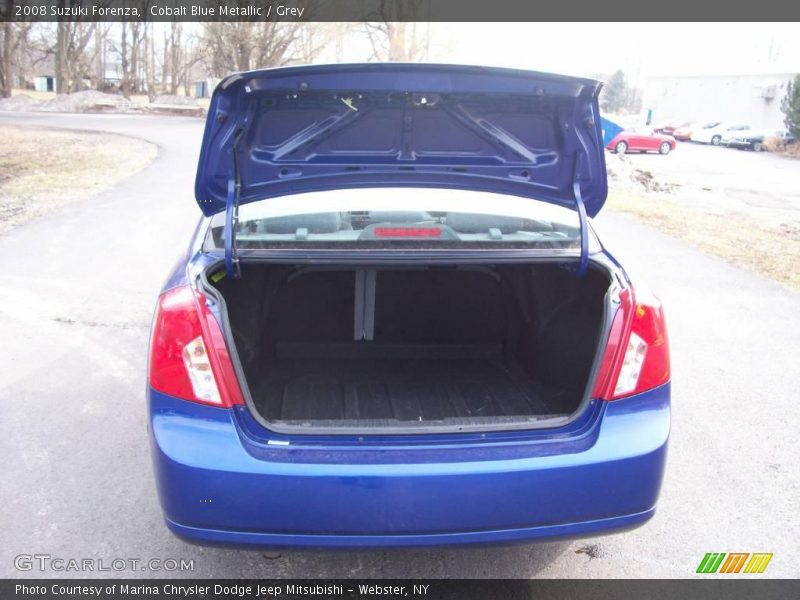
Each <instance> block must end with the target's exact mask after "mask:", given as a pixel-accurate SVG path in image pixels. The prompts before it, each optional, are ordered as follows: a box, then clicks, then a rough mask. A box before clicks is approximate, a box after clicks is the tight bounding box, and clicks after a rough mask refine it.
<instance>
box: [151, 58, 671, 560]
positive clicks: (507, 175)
mask: <svg viewBox="0 0 800 600" xmlns="http://www.w3.org/2000/svg"><path fill="white" fill-rule="evenodd" d="M599 90H600V83H599V82H596V81H593V80H590V79H581V78H573V77H564V76H559V75H550V74H543V73H536V72H528V71H518V70H510V69H496V68H482V67H467V66H448V65H429V64H414V65H410V64H400V63H395V64H366V65H330V66H309V67H289V68H282V69H273V70H264V71H254V72H249V73H240V74H235V75H232V76H230V77H228V78H227V79H225V80H224V81H223V82H222V83H221V84H220V85H219V87H218V88H217V90H216V91H215V93H214V96H213V98H212V101H211V106H210V109H209V113H208V120H207V123H206V128H205V134H204V138H203V145H202V148H201V151H200V160H199V165H198V169H197V179H196V186H195V194H196V198H197V202H198V204H199V206H200V209H201V211H202V213H203V217H202V218H201V220H200V223H199V225H198V227H197V229H196V233H195V235H194V238H193V239H192V241H191V243H190V245H189V249H188V251H187V252H186V255H185V256H184V257H183V258H182V259H181V260H180V261H179V262H178V264H177V265H176V266H175V268H174V270H173V272H172V274H171V276H170V277H169V278H168V281H167V283H166V284H165V286H164V288H163V291H162V294H161V296H160V297H159V299H158V304H157V308H156V312H155V317H154V321H153V327H152V332H151V341H150V355H149V367H148V368H149V381H148V388H147V395H148V399H149V409H150V423H149V426H150V434H151V442H152V453H153V460H154V464H155V474H156V479H157V483H158V489H159V494H160V499H161V504H162V507H163V510H164V515H165V519H166V523H167V526H168V527H169V528H170V529H171V530H172V531H173V532H174V533H175V534H177V535H178V536H180V537H181V538H183V539H186V540H189V541H193V542H198V543H208V544H229V545H238V546H250V547H258V546H261V547H276V546H290V547H367V546H373V547H387V546H427V545H448V544H471V543H484V542H512V541H526V540H536V539H545V538H560V537H575V536H588V535H596V534H601V533H606V532H612V531H619V530H623V529H627V528H631V527H635V526H638V525H641V524H642V523H644V522H645V521H647V520H648V519H649V518H650V517H651V516H652V515H653V513H654V511H655V508H656V502H657V499H658V494H659V488H660V486H661V480H662V476H663V472H664V463H665V457H666V448H667V439H668V436H669V427H670V412H669V411H670V409H669V403H670V365H669V350H668V342H667V332H666V329H665V324H664V316H663V312H662V309H661V306H660V305H659V303H658V301H657V300H655V299H654V298H652V297H651V296H646V295H645V294H644V293H643V292H642V291H641V290H638V289H635V286H634V285H633V284H632V283H631V281H630V280H629V279H628V277H627V276H626V274H625V271H624V270H623V269H622V267H621V266H620V265H619V263H618V262H617V261H616V260H615V259H614V258H613V257H612V256H611V254H609V253H608V252H607V251H606V250H605V249H604V248H603V246H602V245H601V244H600V242H599V240H598V239H597V236H596V235H595V233H594V231H593V229H592V226H591V223H590V221H589V219H590V218H591V217H594V216H595V215H597V213H598V212H599V211H600V209H601V208H602V206H603V204H604V202H605V199H606V194H607V181H606V169H605V162H604V160H605V159H604V155H603V152H604V151H603V140H602V135H601V131H600V115H599V110H598V104H597V95H598V92H599Z"/></svg>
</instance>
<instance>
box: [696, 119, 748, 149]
mask: <svg viewBox="0 0 800 600" xmlns="http://www.w3.org/2000/svg"><path fill="white" fill-rule="evenodd" d="M748 129H750V126H749V125H743V124H741V123H720V124H719V125H717V126H716V127H710V128H707V129H700V130H698V131H693V132H692V135H691V140H692V141H693V142H699V143H701V144H711V145H712V146H719V145H720V144H721V143H722V142H723V140H729V139H730V138H732V137H733V136H734V135H736V134H737V133H739V132H742V131H747V130H748Z"/></svg>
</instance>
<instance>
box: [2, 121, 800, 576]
mask: <svg viewBox="0 0 800 600" xmlns="http://www.w3.org/2000/svg"><path fill="white" fill-rule="evenodd" d="M9 122H13V123H16V124H19V123H31V124H38V125H52V126H58V127H71V128H81V129H102V130H107V131H111V132H117V133H123V134H129V135H134V136H140V137H143V138H145V139H147V140H149V141H152V142H154V143H156V144H158V146H159V149H160V153H159V156H158V158H157V159H156V160H155V161H154V162H153V163H152V164H151V165H150V166H149V167H148V168H147V169H145V170H144V171H142V172H141V173H139V174H137V175H134V176H132V177H130V178H128V179H126V180H124V181H122V182H121V183H120V184H119V185H118V186H117V187H116V188H114V189H113V190H111V191H109V192H107V193H103V194H101V195H99V196H97V197H94V198H90V199H87V200H86V201H85V202H82V203H78V204H75V205H72V206H70V207H69V208H68V209H66V210H65V211H64V212H62V213H59V214H53V215H51V216H48V217H46V218H43V219H40V220H38V221H35V222H31V223H29V224H27V225H25V226H22V227H19V228H17V229H16V230H13V231H11V232H9V233H8V234H7V235H5V236H2V237H0V257H2V265H3V267H2V269H0V331H2V332H3V335H2V340H3V349H2V353H1V355H2V357H3V360H0V382H2V385H1V386H0V406H2V412H0V456H2V457H3V458H4V460H3V478H2V479H3V485H2V489H1V490H0V502H2V505H3V509H4V510H3V511H1V512H0V531H1V532H2V539H3V544H2V545H0V576H2V577H20V576H33V577H40V576H66V577H76V576H84V575H90V576H91V575H92V574H91V573H88V574H85V573H76V572H56V571H46V572H44V573H41V572H39V571H38V570H33V571H27V572H20V571H17V570H16V569H15V568H14V557H15V556H18V555H20V554H34V553H44V554H49V555H51V556H52V557H60V558H65V559H68V558H77V559H80V558H103V559H104V560H105V561H107V563H110V561H112V560H113V559H116V558H123V559H131V558H135V559H143V560H147V559H151V558H157V559H165V558H177V559H181V558H183V559H193V560H194V571H192V572H184V573H174V575H176V576H180V575H186V576H196V577H227V578H236V577H381V576H383V577H520V578H527V577H533V576H544V577H685V576H690V575H692V574H693V573H694V570H695V568H696V566H697V564H698V563H699V562H700V559H701V558H702V557H703V555H704V554H705V553H706V552H712V551H715V552H731V551H739V552H772V553H774V558H773V560H772V562H771V564H770V565H769V568H768V569H767V571H766V573H765V576H784V577H797V576H798V575H800V568H798V561H797V558H798V556H800V541H798V540H800V527H798V519H797V509H798V498H800V489H798V480H799V479H800V477H798V472H799V471H800V468H799V467H798V460H797V457H798V455H800V452H799V450H800V443H798V431H800V427H799V425H800V411H798V409H797V385H798V382H800V361H798V360H797V357H798V356H800V341H798V335H797V334H798V332H800V310H798V309H800V295H798V294H796V293H792V292H789V291H787V290H785V289H783V288H781V287H779V286H778V285H777V284H773V283H771V282H770V281H767V280H764V279H761V278H759V277H757V276H755V275H751V274H749V273H746V272H744V271H741V270H739V269H736V268H734V267H731V266H729V265H727V264H725V263H723V262H722V261H720V260H717V259H715V258H712V257H709V256H706V255H704V254H702V253H701V252H699V251H697V250H694V249H692V248H689V247H687V246H685V245H683V244H682V243H680V242H678V241H675V240H673V239H671V238H668V237H665V236H663V235H661V234H659V233H658V231H655V230H653V229H651V228H648V227H646V226H643V225H639V224H637V223H636V222H634V221H632V220H629V219H628V218H626V217H621V216H616V215H613V214H602V215H601V216H600V218H599V219H598V220H597V222H596V227H597V229H598V230H599V233H600V235H601V237H602V239H603V240H604V242H605V243H606V244H607V245H608V246H609V247H610V248H612V249H613V250H614V252H615V254H616V255H617V257H618V258H619V259H620V260H621V261H622V263H623V264H625V265H626V267H628V269H629V271H630V272H631V274H632V276H633V278H634V280H635V281H636V282H637V283H641V284H644V283H645V282H648V283H649V284H650V286H651V287H652V288H653V289H655V290H656V291H658V292H659V294H660V295H661V297H662V299H663V300H664V303H665V306H666V310H667V318H668V320H669V326H670V336H671V345H672V352H673V363H674V364H673V379H674V383H673V393H674V405H673V406H674V413H673V415H674V420H673V434H672V440H671V447H670V457H669V461H668V472H667V476H666V480H665V484H664V488H663V492H662V497H661V503H660V505H659V511H658V513H657V514H656V516H655V517H654V518H653V520H652V521H651V522H650V523H649V524H647V525H646V526H644V527H643V528H640V529H638V530H635V531H632V532H629V533H625V534H619V535H616V536H611V537H604V538H597V539H587V540H580V541H575V542H567V543H558V544H538V545H531V546H515V547H496V548H472V549H455V550H446V551H444V550H442V551H440V550H425V551H392V552H375V551H372V552H341V553H312V552H285V553H283V554H280V555H277V554H269V553H261V552H250V551H248V552H244V551H236V550H221V549H214V548H201V547H196V546H189V545H186V544H184V543H183V542H181V541H179V540H177V539H176V538H174V537H172V536H171V535H170V534H169V533H168V532H167V530H166V528H165V527H164V526H163V524H162V522H161V514H160V510H159V506H158V501H157V498H156V492H155V486H154V482H153V477H152V472H151V467H150V457H149V448H148V440H147V434H146V412H145V404H144V387H145V356H146V347H147V335H148V327H149V322H150V317H151V313H152V309H153V305H154V300H155V297H156V294H157V292H158V290H159V287H160V285H161V283H162V281H163V279H164V278H165V276H166V275H167V273H168V271H169V268H170V266H171V264H172V262H173V260H174V259H175V258H176V257H177V256H178V255H179V254H180V253H181V252H183V250H184V247H185V245H186V243H187V241H188V239H189V235H190V233H191V231H192V228H193V227H194V225H195V223H196V221H197V219H198V216H199V211H198V209H197V206H196V204H195V203H194V199H193V177H194V169H195V161H196V158H197V151H198V147H199V141H200V137H201V134H202V122H201V121H200V120H195V119H186V118H169V117H162V118H159V117H139V116H115V115H97V116H94V115H92V116H88V115H41V114H36V115H33V114H32V115H19V114H2V115H0V123H9ZM102 150H103V149H102V148H98V151H99V152H102ZM711 150H713V151H714V152H720V153H723V154H724V153H728V152H734V153H735V151H728V150H725V149H717V148H714V149H711ZM682 151H683V148H680V149H679V151H678V152H676V154H675V155H674V156H675V158H676V160H680V159H679V158H678V157H679V156H680V155H681V153H682ZM637 158H638V157H637ZM662 158H664V157H653V161H652V162H653V163H655V161H656V160H659V159H662ZM666 158H667V159H670V158H671V157H666ZM755 158H756V159H757V160H760V159H761V157H755ZM648 159H649V157H648ZM665 164H666V163H665ZM797 186H800V184H798V183H795V188H794V191H795V193H796V192H797V189H796V187H797ZM790 191H791V190H790ZM464 501H465V502H468V501H469V499H468V498H465V500H464ZM99 575H104V576H110V575H116V576H120V575H121V576H123V577H137V576H163V575H172V574H170V573H163V572H152V571H146V570H136V571H123V572H121V573H115V572H113V571H106V572H102V573H99Z"/></svg>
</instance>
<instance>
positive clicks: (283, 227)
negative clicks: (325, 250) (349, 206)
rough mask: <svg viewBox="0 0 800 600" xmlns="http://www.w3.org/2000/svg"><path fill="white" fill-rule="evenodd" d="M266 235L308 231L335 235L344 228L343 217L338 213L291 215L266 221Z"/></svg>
mask: <svg viewBox="0 0 800 600" xmlns="http://www.w3.org/2000/svg"><path fill="white" fill-rule="evenodd" d="M263 223H264V229H265V232H266V233H295V232H296V231H297V230H298V229H306V230H308V233H335V232H337V231H339V230H340V229H341V228H342V216H341V215H340V214H339V213H338V212H328V213H314V214H310V215H289V216H288V217H272V218H270V219H264V221H263Z"/></svg>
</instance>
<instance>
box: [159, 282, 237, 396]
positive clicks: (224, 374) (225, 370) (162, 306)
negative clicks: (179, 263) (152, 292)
mask: <svg viewBox="0 0 800 600" xmlns="http://www.w3.org/2000/svg"><path fill="white" fill-rule="evenodd" d="M150 386H151V387H152V388H153V389H155V390H157V391H159V392H162V393H164V394H169V395H170V396H175V397H176V398H182V399H184V400H192V401H194V402H201V403H203V404H211V405H213V406H220V407H225V408H227V407H230V406H232V405H234V404H244V399H243V398H242V392H241V390H240V389H239V382H238V381H237V379H236V374H235V373H234V370H233V364H232V363H231V359H230V355H229V354H228V349H227V347H226V346H225V338H224V336H223V335H222V331H221V330H220V328H219V325H218V324H217V321H216V319H215V318H214V315H213V314H212V313H211V311H210V310H209V308H208V306H207V305H206V299H205V296H203V295H202V294H201V293H200V292H198V291H196V290H194V289H192V288H190V287H189V286H183V287H178V288H174V289H172V290H169V291H167V292H164V293H163V294H162V295H161V296H160V297H159V299H158V307H157V308H156V315H155V319H154V321H153V332H152V335H151V338H150Z"/></svg>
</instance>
